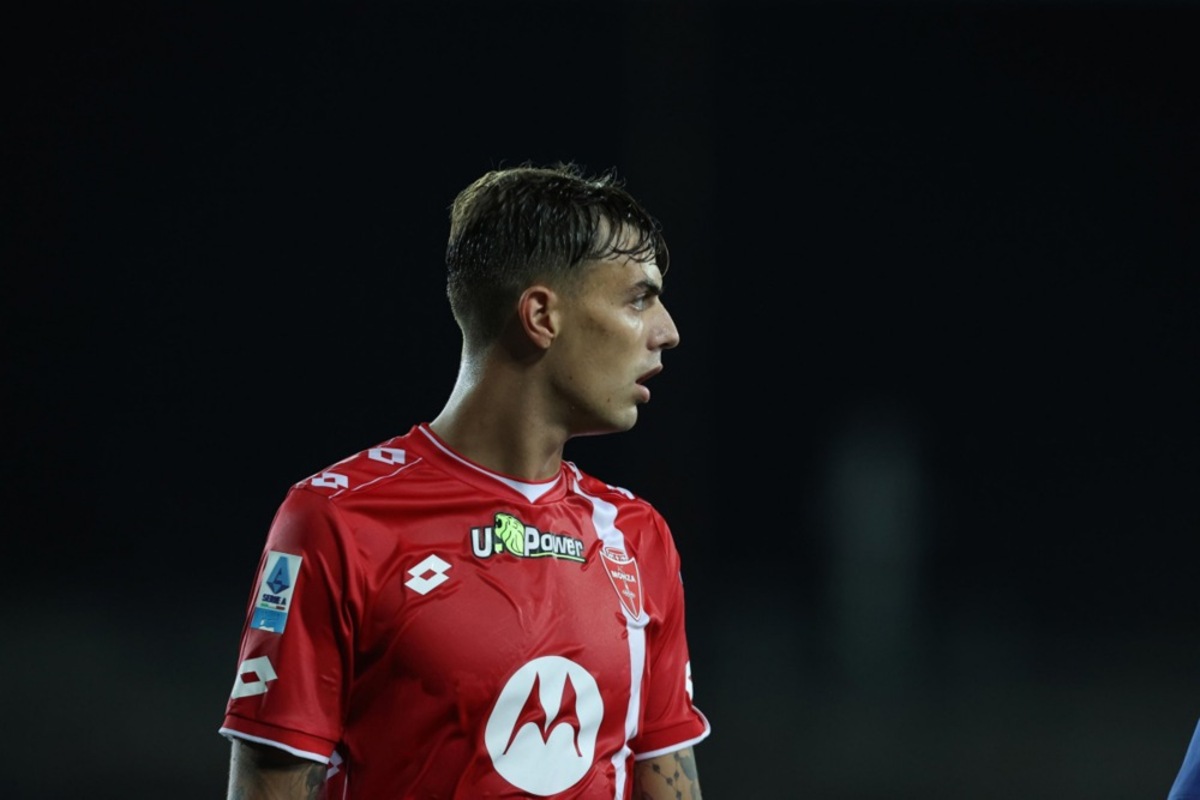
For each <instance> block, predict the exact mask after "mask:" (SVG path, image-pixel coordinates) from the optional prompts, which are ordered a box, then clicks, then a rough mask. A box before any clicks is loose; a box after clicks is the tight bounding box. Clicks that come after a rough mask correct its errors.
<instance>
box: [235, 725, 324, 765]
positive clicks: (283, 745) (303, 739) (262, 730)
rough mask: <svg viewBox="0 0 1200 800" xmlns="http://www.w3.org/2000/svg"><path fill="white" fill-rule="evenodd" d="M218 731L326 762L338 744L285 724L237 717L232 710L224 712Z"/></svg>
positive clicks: (300, 756)
mask: <svg viewBox="0 0 1200 800" xmlns="http://www.w3.org/2000/svg"><path fill="white" fill-rule="evenodd" d="M220 733H221V734H222V735H223V736H227V737H233V738H237V739H246V740H247V741H251V742H258V743H259V744H268V745H271V746H273V747H278V748H279V749H280V750H285V751H287V752H289V753H291V754H292V755H294V756H298V757H299V758H308V759H311V760H313V761H319V762H320V763H322V764H328V763H329V759H330V756H331V755H332V754H333V750H334V747H336V745H337V743H336V742H331V741H329V740H328V739H323V738H321V737H319V736H313V735H311V734H307V733H302V732H300V731H294V730H290V729H288V728H280V727H278V726H277V725H270V724H268V723H266V722H259V721H258V720H253V719H246V718H245V717H238V716H235V715H233V714H227V715H226V716H225V722H224V723H223V724H222V725H221V729H220Z"/></svg>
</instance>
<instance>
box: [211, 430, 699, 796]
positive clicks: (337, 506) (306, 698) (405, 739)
mask: <svg viewBox="0 0 1200 800" xmlns="http://www.w3.org/2000/svg"><path fill="white" fill-rule="evenodd" d="M709 730H710V728H709V724H708V722H707V720H706V719H705V718H704V715H703V714H701V713H700V711H699V710H697V709H696V707H695V706H694V705H693V704H692V680H691V671H690V664H689V660H688V648H687V640H686V636H685V630H684V593H683V586H682V581H681V577H680V562H679V554H678V552H677V550H676V548H675V545H674V542H673V540H672V537H671V533H670V530H669V528H668V527H667V524H666V522H665V521H664V520H663V518H662V517H661V516H660V515H659V513H658V512H657V511H656V510H655V509H654V508H653V507H652V506H651V505H650V504H649V503H647V502H646V501H645V500H642V499H640V498H638V497H636V496H634V495H633V494H632V493H630V492H628V491H627V490H625V489H621V488H618V487H614V486H610V485H608V484H606V483H604V482H602V481H599V480H597V479H595V478H593V477H591V476H589V475H586V474H584V473H583V472H581V471H580V470H579V469H578V468H577V467H576V466H575V465H574V464H572V463H570V462H564V463H563V465H562V468H561V469H560V471H559V474H558V476H557V477H555V478H554V479H552V480H549V481H544V482H539V483H532V484H531V483H526V482H522V481H517V480H514V479H512V478H507V477H505V476H502V475H499V474H496V473H494V472H491V471H489V470H487V469H484V468H482V467H480V466H479V465H477V464H474V463H473V462H471V461H469V460H467V459H465V458H463V457H462V456H459V455H458V454H456V453H454V452H453V451H451V450H450V449H449V448H448V447H447V446H446V445H445V444H444V443H443V442H441V441H440V440H439V439H438V438H437V437H436V435H435V434H434V433H433V432H432V431H431V430H430V428H429V427H428V425H425V424H421V425H417V426H414V427H413V428H412V430H410V431H409V432H408V433H407V434H405V435H404V436H399V437H396V438H394V439H391V440H388V441H386V442H383V443H382V444H380V445H379V446H377V447H373V448H370V449H369V450H365V451H363V452H361V453H358V454H356V455H354V456H351V457H350V458H347V459H345V460H343V461H340V462H338V463H337V464H334V465H333V466H331V467H329V468H328V469H326V470H324V471H322V472H320V473H317V474H316V475H314V476H312V477H310V478H308V479H306V480H304V481H301V482H300V483H298V484H296V485H295V486H293V487H292V488H291V489H290V490H289V492H288V493H287V496H286V497H285V499H284V501H283V503H282V504H281V506H280V508H279V510H278V512H277V514H276V516H275V519H274V521H273V522H272V524H271V528H270V531H269V533H268V536H267V541H266V545H265V546H264V549H263V555H262V558H261V560H260V563H259V574H258V580H257V581H256V583H255V585H254V590H253V593H252V595H251V597H250V602H249V608H248V609H247V615H246V622H245V625H244V628H243V632H242V640H241V650H240V655H239V668H238V673H237V677H236V680H235V681H234V687H233V692H232V695H231V697H230V699H229V703H228V706H227V708H226V715H225V719H224V723H223V725H222V727H221V732H222V733H223V734H225V735H227V736H235V737H241V738H244V739H249V740H252V741H256V742H263V743H268V744H271V745H274V746H277V747H281V748H283V749H284V750H287V751H289V752H291V753H293V754H296V755H299V756H303V757H306V758H311V759H315V760H318V761H321V762H324V763H326V764H329V770H328V775H329V776H330V784H329V786H330V790H331V791H330V794H331V796H332V797H345V798H363V799H364V800H393V798H394V799H396V800H399V798H483V797H497V798H499V797H509V798H516V797H528V796H531V795H532V796H539V797H558V798H597V799H599V798H617V800H620V799H621V798H627V797H629V795H630V791H631V786H632V769H633V762H634V760H635V759H641V758H649V757H652V756H656V755H661V754H664V753H668V752H671V751H674V750H678V749H680V748H683V747H687V746H689V745H692V744H694V743H696V742H698V741H700V740H701V739H703V738H705V737H706V736H707V735H708V734H709Z"/></svg>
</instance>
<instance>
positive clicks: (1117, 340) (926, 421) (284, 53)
mask: <svg viewBox="0 0 1200 800" xmlns="http://www.w3.org/2000/svg"><path fill="white" fill-rule="evenodd" d="M147 5H148V6H149V7H146V6H142V5H137V4H96V5H95V6H94V7H87V6H84V5H83V4H79V5H76V6H63V5H53V4H51V5H41V6H38V7H37V8H38V11H37V12H36V15H34V14H32V13H30V11H29V9H26V10H25V16H23V17H15V16H14V17H11V18H10V19H9V22H8V24H6V25H4V26H3V29H4V30H3V33H2V34H0V37H2V39H0V42H2V43H3V48H2V49H3V54H2V56H0V58H2V59H3V61H2V66H3V76H4V77H3V86H4V89H5V97H6V100H5V103H4V117H3V129H2V131H3V136H4V147H3V152H4V160H5V164H4V168H3V175H2V176H0V181H2V183H3V191H2V192H0V203H3V206H2V209H0V210H2V215H0V216H2V222H3V240H2V244H3V251H2V252H0V256H2V258H3V265H2V267H0V292H2V303H3V305H2V306H0V334H2V336H0V341H2V345H0V346H2V348H3V349H2V352H3V381H2V382H0V403H2V405H0V418H2V419H3V423H4V424H3V426H2V428H0V433H2V435H3V453H4V459H3V467H4V473H3V480H2V481H0V503H2V504H3V505H2V507H3V509H4V522H3V528H4V535H3V537H2V538H0V541H2V542H3V556H2V557H3V562H2V563H3V566H4V572H5V575H6V580H5V581H4V584H3V587H4V588H3V595H2V596H3V598H4V603H3V605H2V610H0V620H2V622H3V630H4V636H3V641H4V645H3V657H2V662H0V663H2V670H3V672H2V673H0V681H2V683H3V685H4V686H5V687H6V689H5V691H4V692H3V700H2V702H3V709H4V721H3V725H2V726H0V727H2V730H3V733H2V734H0V735H2V736H3V744H4V752H5V754H6V756H7V764H8V768H7V776H6V778H5V779H4V784H6V787H5V789H4V790H3V791H2V792H0V793H2V794H3V795H4V796H5V797H14V798H65V797H78V796H86V797H90V798H110V797H111V798H130V797H137V798H142V797H145V798H151V797H153V798H158V797H172V798H181V799H182V800H190V799H191V798H196V799H197V800H199V799H200V798H213V797H223V791H224V783H225V779H226V774H227V759H228V746H227V743H226V742H225V741H224V740H223V739H222V738H221V737H220V736H219V735H218V734H217V727H218V725H219V724H220V721H221V716H222V712H223V709H224V704H225V700H226V697H227V695H228V692H229V688H230V686H231V685H232V681H233V672H234V668H235V666H236V665H235V661H236V655H237V643H238V642H237V639H238V635H239V631H240V627H241V624H242V614H243V610H244V606H245V602H246V598H247V596H248V592H249V589H250V583H251V581H252V579H253V577H254V575H253V571H254V568H255V564H256V560H257V557H258V554H259V551H260V548H261V545H262V540H263V537H264V535H265V533H266V529H267V526H268V524H269V522H270V519H271V516H272V514H273V511H274V508H275V505H276V504H277V503H278V502H279V500H281V499H282V496H283V493H284V492H285V490H286V489H287V487H288V486H289V485H290V484H291V483H292V482H293V481H295V480H299V479H300V478H302V477H304V476H306V475H309V474H311V473H312V472H314V471H316V470H317V469H320V468H321V467H323V466H325V465H326V464H328V463H330V462H332V461H335V460H337V459H340V458H341V457H343V456H345V455H347V454H349V453H350V452H352V451H354V450H357V449H360V448H363V447H366V446H370V445H373V444H375V443H376V442H378V441H380V440H382V439H384V438H387V437H389V436H392V435H395V434H398V433H401V432H403V431H405V430H407V428H408V427H409V426H410V425H411V424H412V423H413V422H416V421H419V420H424V419H429V418H431V417H433V416H434V415H435V414H436V413H437V411H438V410H439V409H440V408H441V404H442V402H443V400H444V399H445V396H446V394H447V393H448V391H449V389H450V387H451V384H452V381H453V378H454V373H455V369H456V365H457V356H458V337H457V329H456V328H455V327H454V325H453V321H452V319H451V317H450V314H449V312H448V310H447V307H446V304H445V302H444V300H443V295H442V292H443V275H442V266H441V258H442V253H443V248H444V243H445V237H446V232H447V213H446V212H447V208H448V206H449V204H450V202H451V200H452V199H453V196H454V194H455V193H456V192H457V191H458V189H460V188H461V187H462V186H464V185H465V184H466V183H467V182H469V181H470V180H472V179H473V178H474V177H476V176H477V175H478V174H479V173H481V172H483V171H484V170H486V169H489V168H492V167H495V166H498V165H504V164H514V163H518V162H523V161H526V160H532V161H535V162H544V161H552V160H558V159H571V160H575V161H578V162H580V163H582V164H584V165H585V166H588V167H589V168H592V169H594V170H601V169H605V168H608V167H616V168H617V170H618V172H619V173H621V174H622V175H623V176H624V177H625V178H626V180H627V183H628V185H629V187H630V188H631V190H633V192H634V193H635V194H637V195H638V196H639V197H641V198H642V199H643V200H644V201H645V203H646V204H647V205H648V207H649V208H650V209H651V210H652V211H653V212H654V213H655V214H656V215H657V216H658V217H660V218H661V219H662V221H663V222H664V224H665V226H666V230H667V234H668V238H669V241H670V245H671V250H672V256H673V266H672V268H671V270H670V273H669V275H668V280H667V295H666V301H667V303H668V306H669V307H670V308H671V310H672V312H673V313H674V315H675V318H676V321H677V323H678V324H679V327H680V329H681V333H682V339H683V344H682V345H681V347H680V348H679V349H678V350H676V351H674V352H672V353H669V354H668V356H667V358H666V364H667V370H666V372H664V373H663V375H662V376H660V377H659V378H658V379H656V381H655V385H654V402H653V403H652V404H651V405H650V406H648V407H647V408H646V409H645V410H644V413H643V415H642V419H641V422H640V423H639V425H638V427H637V428H636V430H635V431H634V432H631V433H629V434H625V435H621V436H613V437H601V438H596V439H585V440H577V441H574V442H572V443H571V444H570V445H569V449H568V457H570V458H572V459H574V460H576V461H578V462H579V463H580V464H581V466H583V467H584V468H585V469H588V470H589V471H591V472H593V473H594V474H597V475H599V476H600V477H603V478H605V479H607V480H610V481H611V482H614V483H618V484H621V485H623V486H626V487H628V488H630V489H632V490H634V491H636V492H638V493H639V494H642V495H644V496H647V497H649V498H650V499H652V500H654V501H655V502H656V504H657V505H658V506H659V507H660V509H661V510H662V511H663V512H664V513H665V514H666V516H667V518H668V519H669V520H670V521H671V523H672V527H673V529H674V531H675V534H676V537H677V541H678V546H679V549H680V551H681V553H682V555H683V558H684V576H685V582H686V585H687V588H688V593H689V619H688V624H689V631H690V636H691V640H692V660H693V667H694V673H695V680H696V701H697V704H698V705H699V706H700V707H701V708H702V709H703V710H704V711H705V712H706V713H707V715H708V716H709V718H710V720H711V721H712V723H713V726H714V733H713V734H712V736H711V737H710V738H709V739H708V740H707V741H706V742H705V743H703V744H702V745H700V746H699V747H698V757H699V761H700V768H701V775H702V778H703V783H704V788H705V793H706V796H708V797H711V798H714V800H716V799H717V798H726V799H728V798H737V799H738V800H741V799H742V798H750V797H753V798H776V797H777V798H801V797H820V798H847V799H850V798H853V799H854V800H873V799H874V798H879V799H880V800H882V799H883V798H888V800H896V798H923V799H928V798H948V799H949V798H955V799H956V800H957V798H1006V799H1007V798H1024V799H1026V800H1029V799H1031V798H1033V799H1036V798H1055V799H1056V800H1061V799H1062V798H1087V799H1088V800H1106V799H1108V798H1112V799H1113V800H1116V799H1117V798H1120V799H1121V800H1130V799H1131V798H1157V799H1158V800H1165V797H1166V793H1167V791H1168V789H1169V787H1170V785H1171V782H1172V780H1173V778H1174V775H1175V772H1176V770H1177V769H1178V766H1179V764H1180V762H1181V760H1182V757H1183V754H1184V750H1185V748H1186V746H1187V743H1188V740H1189V739H1190V737H1191V733H1192V729H1193V727H1194V725H1195V723H1196V721H1197V718H1200V641H1198V640H1197V637H1196V630H1197V622H1198V614H1197V612H1198V609H1200V599H1198V598H1197V594H1196V591H1195V586H1194V582H1195V574H1196V566H1195V561H1196V559H1197V556H1198V555H1200V543H1198V541H1197V533H1198V531H1200V528H1198V525H1197V523H1198V522H1200V514H1198V512H1197V507H1198V502H1197V501H1198V500H1200V497H1198V491H1197V490H1198V487H1200V483H1198V478H1200V469H1198V464H1197V453H1198V452H1200V451H1198V445H1200V442H1198V425H1197V400H1198V399H1200V398H1198V393H1197V382H1196V363H1197V358H1196V357H1197V346H1198V345H1200V330H1198V327H1197V322H1196V304H1197V299H1198V295H1197V288H1198V286H1197V269H1196V267H1197V264H1198V263H1200V262H1198V256H1200V252H1198V247H1197V245H1198V243H1200V236H1198V232H1200V227H1198V221H1200V219H1198V218H1200V155H1198V153H1200V150H1198V145H1200V94H1198V93H1197V89H1196V86H1197V78H1198V77H1200V46H1197V34H1198V33H1200V13H1197V11H1196V10H1194V9H1193V8H1192V7H1191V6H1188V5H1161V4H1158V5H1155V4H1145V3H1139V4H1136V5H1134V4H1123V3H1103V4H1083V3H1070V4H1058V5H1055V4H1045V3H1036V4H1011V3H1004V4H1000V3H986V2H974V3H955V4H931V3H922V4H916V5H904V4H900V3H882V4H868V3H863V2H837V3H816V4H811V3H780V4H764V3H749V2H738V3H699V4H697V3H684V2H650V1H648V0H647V1H644V2H630V3H606V4H585V3H581V2H557V3H539V4H532V3H462V2H457V3H441V4H421V5H411V4H402V3H393V4H384V3H378V4H376V3H343V4H326V5H322V4H288V5H284V4H280V5H278V6H271V7H269V8H263V7H256V4H249V3H248V4H238V5H234V4H229V5H214V4H209V3H204V4H191V5H186V4H147Z"/></svg>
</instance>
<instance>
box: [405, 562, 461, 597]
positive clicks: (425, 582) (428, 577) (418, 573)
mask: <svg viewBox="0 0 1200 800" xmlns="http://www.w3.org/2000/svg"><path fill="white" fill-rule="evenodd" d="M448 569H450V564H448V563H446V562H445V561H443V560H442V559H440V558H438V557H437V556H436V555H432V556H429V558H426V559H425V560H424V561H422V562H421V563H420V564H417V565H416V566H415V567H413V568H412V569H410V570H409V571H408V574H409V575H412V579H411V580H408V581H405V582H404V585H405V586H407V587H408V588H410V589H412V590H413V591H414V592H416V593H417V594H429V593H430V592H431V591H433V590H434V589H436V588H437V587H439V586H441V585H442V584H443V583H445V582H446V581H448V580H450V579H449V578H448V577H446V570H448Z"/></svg>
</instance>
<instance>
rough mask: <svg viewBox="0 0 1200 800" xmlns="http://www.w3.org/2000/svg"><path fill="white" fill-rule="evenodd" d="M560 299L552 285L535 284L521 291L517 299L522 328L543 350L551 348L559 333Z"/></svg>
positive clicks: (518, 316)
mask: <svg viewBox="0 0 1200 800" xmlns="http://www.w3.org/2000/svg"><path fill="white" fill-rule="evenodd" d="M558 299H559V298H558V295H557V294H556V293H555V292H554V290H553V289H551V288H550V287H548V286H542V285H540V284H535V285H533V286H530V287H529V288H527V289H526V290H525V291H523V292H521V297H520V299H518V300H517V319H518V320H519V321H520V323H521V330H523V331H524V332H525V336H526V337H528V339H529V341H530V342H532V343H533V345H534V346H535V347H537V348H539V349H541V350H547V349H549V347H550V345H551V343H552V342H553V341H554V337H555V336H557V335H558Z"/></svg>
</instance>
